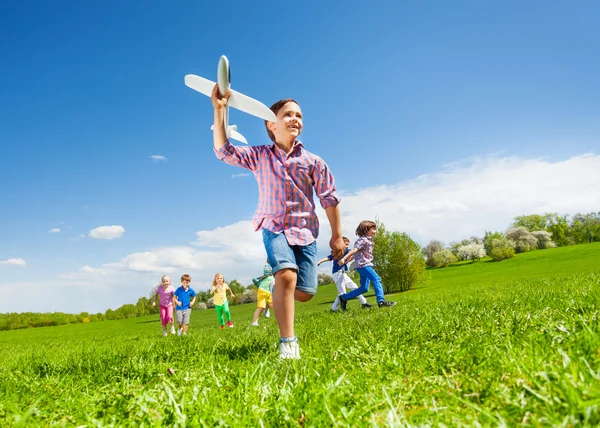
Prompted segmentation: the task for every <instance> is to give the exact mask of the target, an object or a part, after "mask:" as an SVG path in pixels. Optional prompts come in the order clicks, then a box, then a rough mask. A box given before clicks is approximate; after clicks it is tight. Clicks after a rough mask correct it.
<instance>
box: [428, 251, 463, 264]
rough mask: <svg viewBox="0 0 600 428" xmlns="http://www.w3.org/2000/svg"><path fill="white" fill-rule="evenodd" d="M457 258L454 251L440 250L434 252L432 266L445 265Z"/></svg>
mask: <svg viewBox="0 0 600 428" xmlns="http://www.w3.org/2000/svg"><path fill="white" fill-rule="evenodd" d="M456 260H457V258H456V256H455V255H454V253H453V252H452V251H450V250H442V251H438V252H437V253H435V255H434V256H433V263H432V264H431V265H430V266H433V267H446V266H448V265H450V264H451V263H454V262H455V261H456Z"/></svg>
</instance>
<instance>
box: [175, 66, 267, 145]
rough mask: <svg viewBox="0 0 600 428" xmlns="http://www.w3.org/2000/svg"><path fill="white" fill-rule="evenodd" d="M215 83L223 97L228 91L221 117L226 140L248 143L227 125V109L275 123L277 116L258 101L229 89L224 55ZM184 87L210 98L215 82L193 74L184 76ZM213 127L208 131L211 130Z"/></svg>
mask: <svg viewBox="0 0 600 428" xmlns="http://www.w3.org/2000/svg"><path fill="white" fill-rule="evenodd" d="M217 83H218V85H219V93H220V94H221V96H224V95H225V94H226V93H227V91H230V96H229V100H228V101H227V108H226V109H225V114H224V117H223V122H224V125H225V133H226V134H227V137H228V138H233V139H235V140H238V141H241V142H242V143H245V144H248V141H246V139H245V138H244V136H243V135H242V134H240V133H239V132H237V126H235V125H229V107H230V106H231V107H233V108H236V109H238V110H242V111H244V112H246V113H249V114H251V115H253V116H257V117H260V118H261V119H264V120H268V121H269V122H276V121H277V116H275V113H273V112H272V111H271V109H269V107H267V106H266V105H264V104H263V103H261V102H260V101H256V100H255V99H254V98H250V97H248V96H246V95H244V94H241V93H239V92H237V91H234V90H233V89H231V88H230V84H231V74H230V72H229V60H228V59H227V57H226V56H225V55H223V56H221V58H220V59H219V65H218V66H217ZM185 84H186V86H188V87H190V88H192V89H194V90H196V91H198V92H200V93H202V94H204V95H206V96H208V97H210V96H211V94H212V91H213V88H214V87H215V82H211V81H210V80H208V79H205V78H203V77H200V76H196V75H194V74H188V75H186V76H185ZM213 128H214V125H213V126H211V128H210V129H213Z"/></svg>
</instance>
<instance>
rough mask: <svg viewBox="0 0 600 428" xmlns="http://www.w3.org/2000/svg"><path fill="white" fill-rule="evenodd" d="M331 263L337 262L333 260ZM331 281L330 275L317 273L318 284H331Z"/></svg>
mask: <svg viewBox="0 0 600 428" xmlns="http://www.w3.org/2000/svg"><path fill="white" fill-rule="evenodd" d="M333 263H337V262H336V261H335V260H334V261H333ZM332 283H333V278H332V277H331V275H327V274H326V273H320V274H319V279H318V284H319V285H325V284H332Z"/></svg>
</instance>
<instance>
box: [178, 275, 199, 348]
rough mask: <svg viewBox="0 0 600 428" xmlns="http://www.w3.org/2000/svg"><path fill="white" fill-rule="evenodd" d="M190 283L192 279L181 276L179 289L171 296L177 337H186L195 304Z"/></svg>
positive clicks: (194, 293) (193, 292) (187, 276)
mask: <svg viewBox="0 0 600 428" xmlns="http://www.w3.org/2000/svg"><path fill="white" fill-rule="evenodd" d="M191 281H192V277H191V276H189V275H188V274H187V273H186V274H185V275H181V287H179V288H178V289H177V290H175V294H174V295H173V304H174V305H175V309H176V312H177V328H178V330H177V336H181V335H182V334H183V335H187V330H188V325H189V323H190V313H191V312H192V307H193V306H194V303H196V292H195V291H194V290H192V289H191V288H190V282H191ZM182 327H183V328H182Z"/></svg>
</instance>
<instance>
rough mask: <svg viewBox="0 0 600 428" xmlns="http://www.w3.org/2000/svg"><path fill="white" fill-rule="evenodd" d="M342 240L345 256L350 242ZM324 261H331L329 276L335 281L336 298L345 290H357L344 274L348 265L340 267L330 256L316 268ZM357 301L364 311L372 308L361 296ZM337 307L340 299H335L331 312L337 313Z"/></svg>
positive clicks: (344, 238)
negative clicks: (344, 246)
mask: <svg viewBox="0 0 600 428" xmlns="http://www.w3.org/2000/svg"><path fill="white" fill-rule="evenodd" d="M342 239H343V240H344V245H346V251H345V252H344V256H345V255H346V254H348V253H349V252H350V248H349V247H350V240H349V239H348V238H346V237H345V236H344V237H343V238H342ZM326 261H333V266H332V267H331V276H332V277H333V280H334V281H335V285H336V287H337V290H338V296H339V295H340V294H346V289H348V290H354V289H355V288H358V285H356V284H355V283H354V281H352V279H350V277H349V276H348V274H347V273H346V272H348V263H344V264H343V265H340V264H339V263H337V261H335V260H334V258H333V256H332V255H331V254H330V255H328V256H327V257H326V258H324V259H323V260H320V261H319V263H317V266H319V265H320V264H321V263H325V262H326ZM349 262H351V260H349ZM358 301H359V302H360V304H361V305H362V307H363V308H364V309H369V308H370V307H372V305H370V304H368V303H367V299H365V297H364V296H363V295H362V294H361V295H359V296H358ZM339 305H340V299H339V298H338V297H336V298H335V300H334V301H333V305H331V310H332V311H334V312H335V311H337V310H338V307H339Z"/></svg>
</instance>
